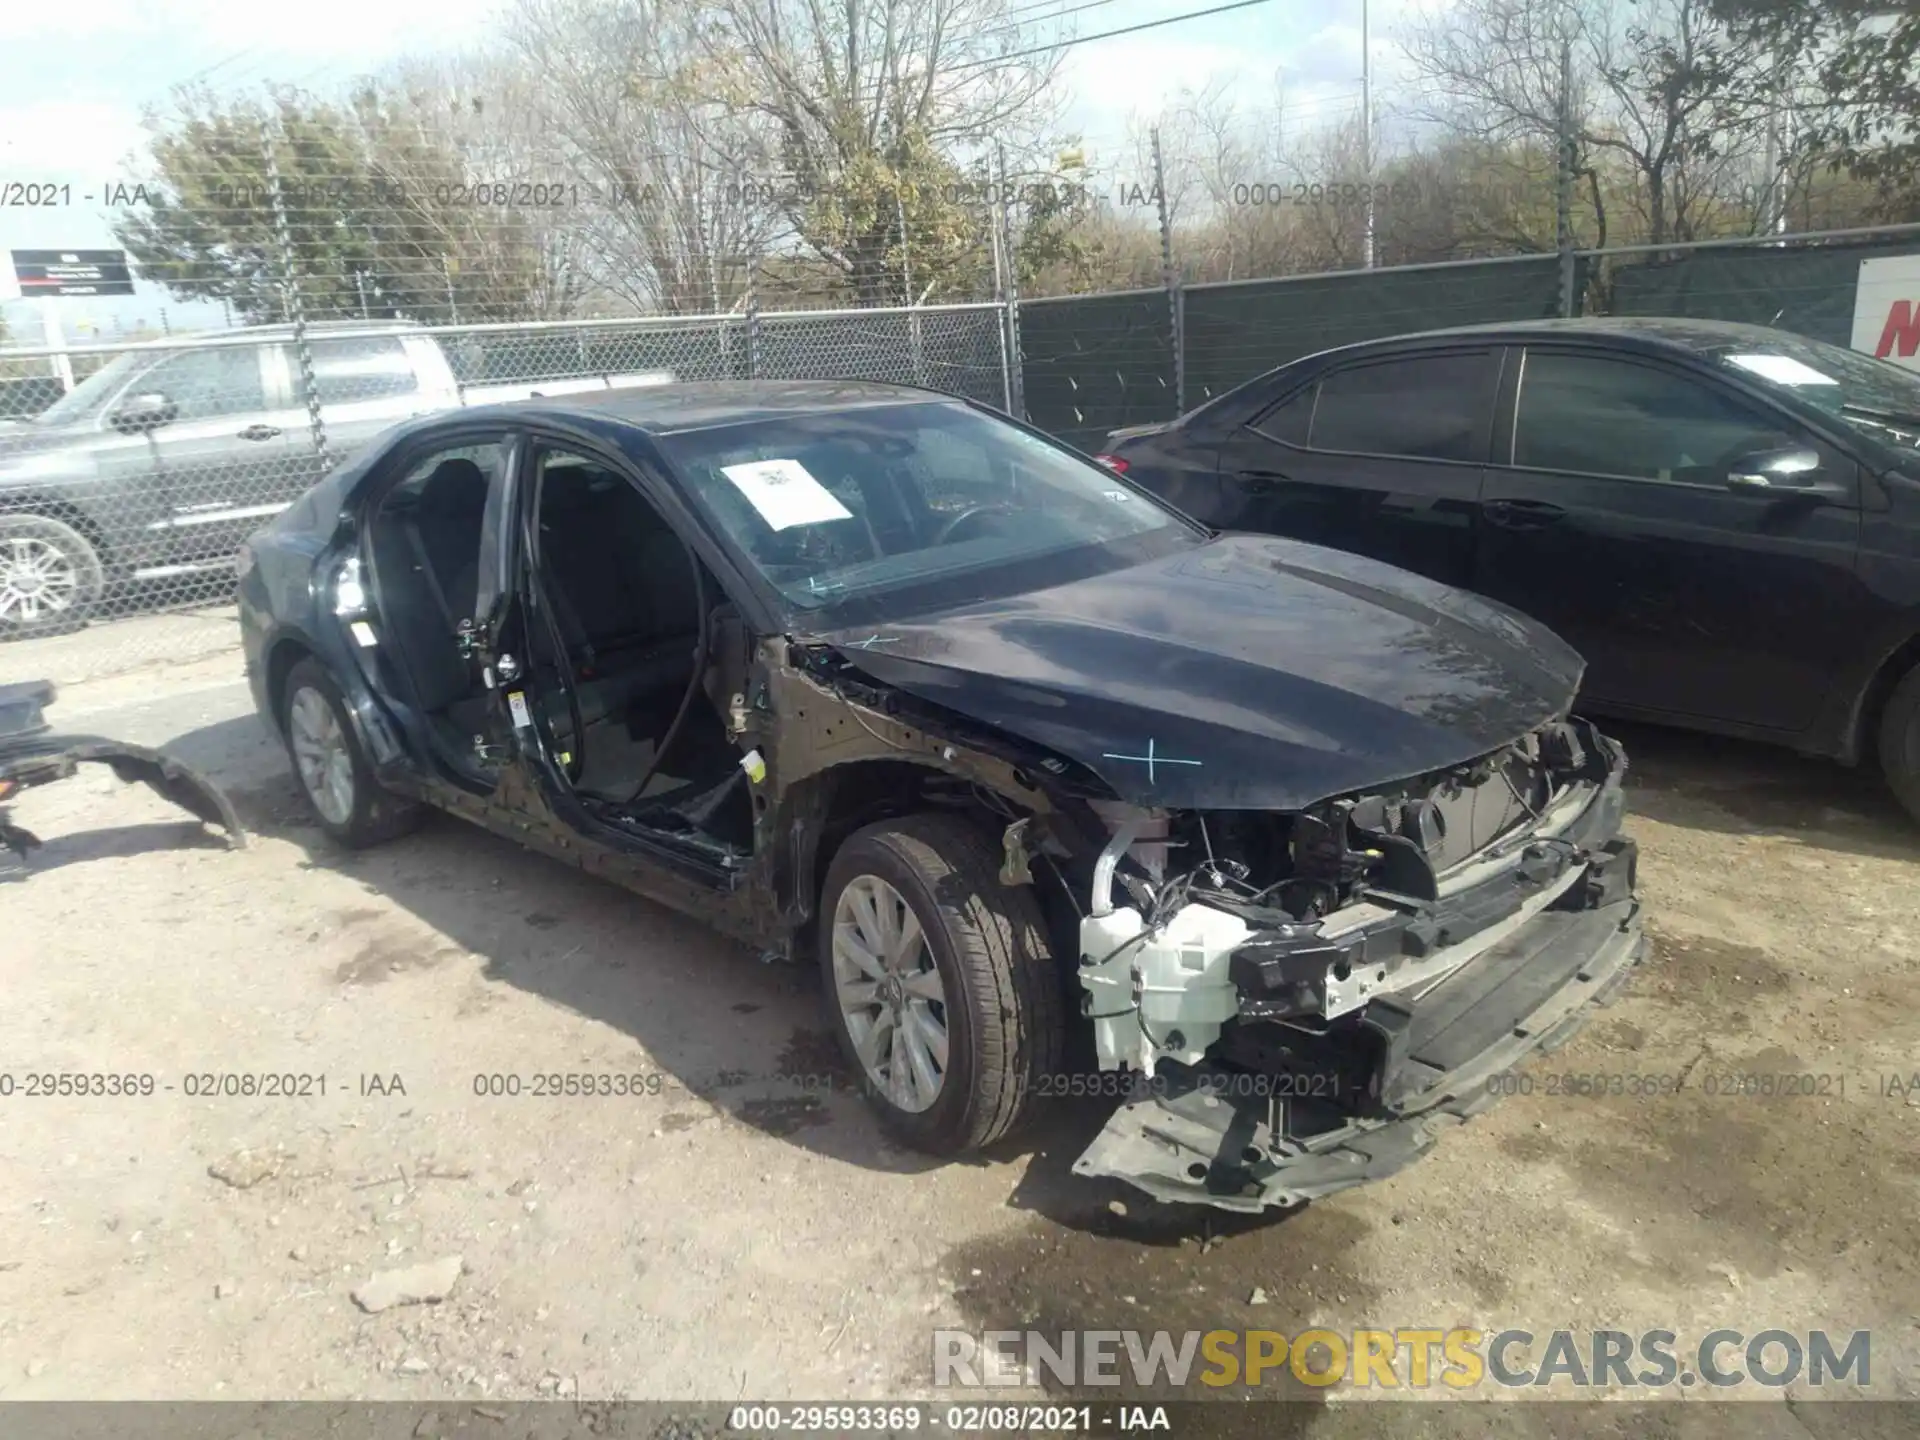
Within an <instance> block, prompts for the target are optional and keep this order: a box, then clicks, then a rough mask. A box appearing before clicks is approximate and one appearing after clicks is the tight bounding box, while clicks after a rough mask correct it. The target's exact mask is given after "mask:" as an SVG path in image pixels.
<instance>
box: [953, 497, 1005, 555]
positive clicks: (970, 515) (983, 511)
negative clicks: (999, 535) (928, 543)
mask: <svg viewBox="0 0 1920 1440" xmlns="http://www.w3.org/2000/svg"><path fill="white" fill-rule="evenodd" d="M1011 514H1013V507H1012V506H1011V505H995V504H985V505H969V506H968V507H967V508H966V509H964V510H962V511H961V512H960V513H959V514H958V515H955V516H954V517H953V518H952V519H951V520H949V521H947V522H946V524H944V525H942V526H941V527H940V529H939V531H938V532H937V533H936V534H935V535H934V537H933V543H934V544H935V545H945V544H946V543H947V542H948V541H950V540H951V539H953V535H954V532H955V531H956V530H958V529H959V528H960V527H961V526H962V525H965V524H966V523H967V522H968V521H970V520H978V519H979V518H981V517H982V516H983V515H1011Z"/></svg>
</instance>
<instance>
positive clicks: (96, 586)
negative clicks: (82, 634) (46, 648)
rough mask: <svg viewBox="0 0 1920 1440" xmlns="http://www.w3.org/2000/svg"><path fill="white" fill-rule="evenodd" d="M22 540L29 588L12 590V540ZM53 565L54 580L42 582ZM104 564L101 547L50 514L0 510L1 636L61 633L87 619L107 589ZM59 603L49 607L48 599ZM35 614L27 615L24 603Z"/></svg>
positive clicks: (16, 636) (19, 637) (28, 636)
mask: <svg viewBox="0 0 1920 1440" xmlns="http://www.w3.org/2000/svg"><path fill="white" fill-rule="evenodd" d="M20 541H25V542H27V545H28V547H29V553H30V554H32V555H33V556H34V557H35V565H34V570H35V576H34V581H33V583H32V586H31V589H30V590H28V591H26V592H25V593H22V592H21V591H19V590H15V589H11V588H10V582H11V575H12V563H13V562H12V560H11V556H12V555H13V553H14V548H15V545H16V543H17V542H20ZM49 565H51V566H53V567H56V568H55V570H54V571H53V572H52V573H54V574H57V575H58V576H59V577H60V579H59V583H58V584H56V585H52V586H50V585H49V584H48V583H47V575H48V573H49V572H48V570H47V568H46V567H47V566H49ZM106 584H107V577H106V567H105V566H104V565H102V564H101V562H100V552H99V551H98V550H95V549H94V548H93V542H92V541H90V540H88V539H87V537H86V536H84V535H82V534H81V533H80V532H79V531H78V530H76V529H74V528H73V526H71V525H69V524H68V523H67V522H66V521H64V520H56V519H54V518H53V517H52V516H51V515H31V514H25V513H22V512H20V511H13V512H9V513H5V514H0V640H30V639H33V638H35V637H37V636H41V635H61V634H65V633H66V632H67V631H70V630H77V629H79V628H80V627H81V626H82V625H84V624H86V622H87V618H88V616H90V615H92V614H93V612H94V610H95V608H96V607H97V606H98V605H99V604H100V596H101V593H102V592H103V591H104V590H105V589H106ZM56 598H57V599H58V600H59V601H60V602H61V603H60V605H59V608H58V609H54V608H50V607H51V604H52V602H53V600H55V599H56ZM28 606H31V607H32V608H33V611H34V614H33V615H32V617H31V618H29V617H28V616H27V615H26V614H25V613H24V611H25V609H26V607H28Z"/></svg>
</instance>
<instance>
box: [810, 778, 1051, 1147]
mask: <svg viewBox="0 0 1920 1440" xmlns="http://www.w3.org/2000/svg"><path fill="white" fill-rule="evenodd" d="M820 921H821V923H820V964H821V969H822V971H823V976H824V979H825V982H826V990H827V1000H828V1004H829V1005H830V1007H831V1009H832V1013H833V1018H834V1022H835V1024H834V1028H835V1030H836V1031H837V1032H838V1034H839V1036H840V1043H841V1047H842V1049H844V1050H845V1052H846V1054H847V1056H848V1058H849V1059H850V1060H851V1061H852V1062H853V1064H854V1067H855V1069H856V1071H857V1072H858V1073H859V1075H860V1078H861V1086H862V1089H863V1090H864V1092H865V1094H866V1097H867V1100H868V1102H869V1103H870V1104H871V1105H872V1106H873V1107H874V1109H875V1110H876V1111H877V1112H878V1113H879V1116H880V1120H881V1123H882V1124H883V1125H884V1126H885V1127H886V1128H887V1129H888V1130H889V1131H890V1132H891V1133H893V1134H894V1135H895V1136H897V1137H898V1138H899V1139H901V1140H902V1141H904V1142H905V1143H907V1144H909V1145H911V1146H913V1147H914V1148H915V1149H919V1150H924V1151H927V1152H929V1153H931V1154H935V1155H960V1154H965V1153H967V1152H969V1151H973V1150H978V1149H979V1148H981V1147H982V1146H984V1145H988V1144H991V1143H992V1142H993V1141H995V1140H998V1139H1000V1138H1001V1137H1002V1136H1004V1135H1006V1134H1008V1133H1009V1132H1010V1131H1012V1130H1013V1129H1014V1128H1015V1126H1016V1125H1017V1124H1018V1123H1019V1121H1020V1119H1021V1117H1022V1113H1023V1111H1024V1110H1025V1109H1026V1107H1027V1103H1028V1101H1029V1100H1030V1099H1031V1098H1032V1097H1033V1095H1034V1093H1035V1092H1036V1091H1037V1090H1038V1089H1039V1088H1040V1086H1041V1085H1042V1084H1043V1083H1044V1077H1046V1076H1047V1075H1049V1074H1050V1073H1052V1072H1054V1071H1057V1070H1058V1069H1059V1066H1060V1055H1061V1050H1062V1047H1063V1045H1064V1043H1065V1021H1064V1018H1063V1007H1062V1003H1061V996H1060V982H1059V977H1058V974H1057V972H1056V970H1055V967H1054V963H1053V958H1052V955H1051V952H1050V950H1049V947H1048V945H1047V939H1046V930H1045V925H1044V922H1043V921H1042V919H1041V915H1040V908H1039V906H1038V905H1037V904H1036V903H1035V900H1034V897H1033V894H1032V892H1031V891H1029V890H1027V889H1026V888H1024V887H1016V886H1007V885H1003V884H1001V883H1000V857H999V855H998V854H997V853H996V852H995V850H994V847H993V846H992V845H991V844H990V843H989V841H988V838H987V836H986V835H985V834H984V833H983V832H981V831H980V830H978V829H976V828H975V827H974V826H972V825H970V824H968V823H967V822H966V821H964V820H962V819H959V818H957V817H954V816H950V815H912V816H907V817H905V818H903V819H898V820H887V821H883V822H881V823H879V824H876V825H870V826H868V827H867V828H866V829H864V830H861V831H858V832H857V833H856V834H854V835H853V836H851V837H850V838H849V839H848V840H847V842H846V843H845V844H844V845H842V846H841V847H840V850H839V853H838V854H836V855H835V856H834V858H833V864H832V865H831V866H830V867H829V868H828V871H827V881H826V885H825V887H824V890H823V892H822V895H821V906H820Z"/></svg>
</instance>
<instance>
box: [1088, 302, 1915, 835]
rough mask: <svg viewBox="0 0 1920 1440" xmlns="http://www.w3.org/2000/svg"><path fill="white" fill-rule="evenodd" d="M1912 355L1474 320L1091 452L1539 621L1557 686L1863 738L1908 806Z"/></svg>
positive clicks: (1742, 335) (1618, 710)
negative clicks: (1559, 643)
mask: <svg viewBox="0 0 1920 1440" xmlns="http://www.w3.org/2000/svg"><path fill="white" fill-rule="evenodd" d="M1917 445H1920V375H1916V374H1914V373H1912V372H1910V371H1906V370H1902V369H1900V368H1899V367H1897V366H1894V365H1891V364H1888V363H1886V362H1884V361H1880V360H1875V359H1872V358H1871V357H1869V356H1865V355H1862V354H1859V353H1857V352H1854V351H1851V350H1843V349H1840V348H1838V347H1837V346H1833V345H1828V344H1825V343H1823V342H1820V341H1816V340H1809V339H1805V338H1803V337H1800V336H1795V335H1790V334H1787V333H1785V332H1784V331H1779V330H1770V329H1765V328H1761V327H1758V326H1751V325H1733V324H1716V323H1711V322H1706V321H1695V320H1655V319H1649V320H1634V319H1610V320H1600V319H1595V320H1571V321H1540V322H1535V323H1530V324H1515V325H1499V326H1479V327H1474V328H1470V329H1461V330H1448V331H1438V332H1433V333H1430V334H1423V335H1410V336H1403V337H1400V338H1397V339H1392V340H1384V341H1375V342H1370V343H1367V344H1363V345H1355V346H1349V347H1346V348H1344V349H1339V350H1331V351H1327V352H1325V353H1323V354H1319V355H1314V356H1310V357H1308V358H1307V359H1304V360H1300V361H1297V362H1295V363H1294V364H1291V365H1287V366H1284V367H1282V368H1281V369H1278V370H1275V371H1272V372H1271V373H1269V374H1266V375H1262V376H1260V377H1259V378H1258V379H1256V380H1252V381H1249V382H1248V383H1247V384H1245V385H1243V386H1241V387H1240V388H1239V389H1237V390H1234V391H1232V392H1231V393H1229V394H1226V395H1222V396H1220V397H1219V398H1218V399H1216V400H1214V401H1212V402H1210V403H1209V404H1207V405H1205V406H1202V407H1201V408H1200V409H1198V410H1195V411H1193V412H1191V413H1190V414H1188V415H1186V416H1184V417H1182V418H1181V419H1179V420H1177V421H1174V422H1172V423H1171V424H1167V425H1158V426H1139V427H1135V428H1133V429H1129V430H1122V431H1116V432H1115V433H1114V434H1113V435H1112V436H1111V437H1109V440H1108V443H1107V452H1108V456H1107V459H1108V463H1109V465H1110V466H1111V467H1112V468H1114V469H1115V470H1118V471H1121V472H1123V473H1124V474H1125V475H1126V476H1127V478H1128V479H1130V480H1133V481H1135V482H1137V483H1139V484H1141V485H1144V486H1145V487H1147V488H1148V489H1150V490H1152V491H1154V492H1155V493H1156V494H1158V495H1161V496H1163V497H1165V498H1167V499H1168V500H1170V501H1172V502H1173V503H1174V504H1176V505H1178V506H1179V507H1181V508H1182V509H1184V510H1185V511H1186V512H1187V513H1188V514H1190V515H1193V516H1195V517H1197V518H1198V519H1200V520H1202V521H1205V522H1206V523H1207V524H1209V525H1212V526H1215V527H1218V528H1222V529H1237V530H1254V531H1265V532H1269V533H1274V534H1280V535H1290V536H1295V537H1297V538H1300V539H1303V540H1311V541H1316V542H1318V543H1321V544H1325V545H1332V546H1337V547H1339V548H1340V549H1343V550H1350V551H1354V552H1356V553H1358V554H1363V555H1371V556H1374V557H1376V558H1378V559H1381V560H1386V561H1390V562H1391V563H1393V564H1395V565H1403V566H1405V567H1407V568H1408V569H1411V570H1417V571H1419V572H1420V573H1422V574H1424V575H1429V576H1432V577H1433V578H1435V579H1438V580H1444V581H1446V582H1447V583H1449V584H1452V585H1459V586H1463V587H1465V588H1468V589H1471V590H1476V591H1479V592H1480V593H1481V594H1483V595H1488V596H1491V597H1492V598H1494V599H1496V600H1501V601H1504V602H1506V603H1507V604H1509V605H1512V606H1513V607H1515V608H1516V609H1518V610H1521V611H1524V612H1525V613H1527V614H1529V615H1532V616H1534V617H1536V618H1537V619H1539V620H1541V621H1544V622H1545V623H1546V624H1547V625H1549V626H1551V627H1552V628H1553V630H1554V631H1555V632H1556V633H1558V634H1559V635H1561V636H1562V637H1564V638H1565V639H1566V640H1567V641H1568V642H1569V643H1570V644H1572V645H1573V646H1574V647H1575V648H1576V649H1577V650H1579V651H1580V653H1581V654H1582V655H1584V656H1585V657H1586V660H1587V664H1588V668H1587V676H1586V681H1585V684H1584V686H1583V688H1582V692H1581V705H1582V708H1583V709H1587V710H1591V711H1593V712H1595V713H1604V714H1614V715H1622V716H1628V717H1633V718H1639V719H1646V720H1655V721H1661V722H1666V723H1672V724H1679V725H1687V726H1692V727H1696V728H1699V729H1703V730H1710V731H1715V732H1719V733H1724V734H1730V735H1742V736H1747V737H1750V738H1753V739H1759V740H1766V741H1771V742H1774V743H1778V744H1783V745H1788V746H1791V747H1793V748H1794V749H1797V750H1800V751H1803V752H1805V753H1808V754H1813V755H1822V756H1830V757H1833V758H1835V759H1839V760H1842V761H1845V762H1847V763H1849V764H1851V763H1854V762H1855V761H1857V760H1859V759H1860V758H1862V757H1863V756H1875V755H1877V758H1878V760H1879V762H1880V765H1881V768H1882V769H1883V771H1884V772H1885V774H1886V777H1887V780H1888V782H1889V784H1890V785H1891V786H1892V788H1893V790H1894V792H1895V793H1896V794H1897V795H1898V796H1899V797H1900V799H1901V800H1902V802H1904V803H1905V805H1906V806H1907V808H1908V809H1909V810H1911V811H1912V812H1913V813H1914V814H1915V816H1916V817H1920V451H1916V446H1917Z"/></svg>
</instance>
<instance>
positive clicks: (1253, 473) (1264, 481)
mask: <svg viewBox="0 0 1920 1440" xmlns="http://www.w3.org/2000/svg"><path fill="white" fill-rule="evenodd" d="M1234 478H1235V479H1236V480H1238V481H1239V482H1240V488H1241V489H1243V490H1245V491H1246V492H1247V494H1249V495H1271V494H1272V493H1273V492H1274V491H1275V490H1277V489H1279V488H1280V487H1281V486H1282V485H1291V484H1292V483H1293V477H1292V476H1291V475H1283V474H1281V473H1280V472H1279V471H1278V470H1241V471H1237V472H1236V473H1235V475H1234Z"/></svg>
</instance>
